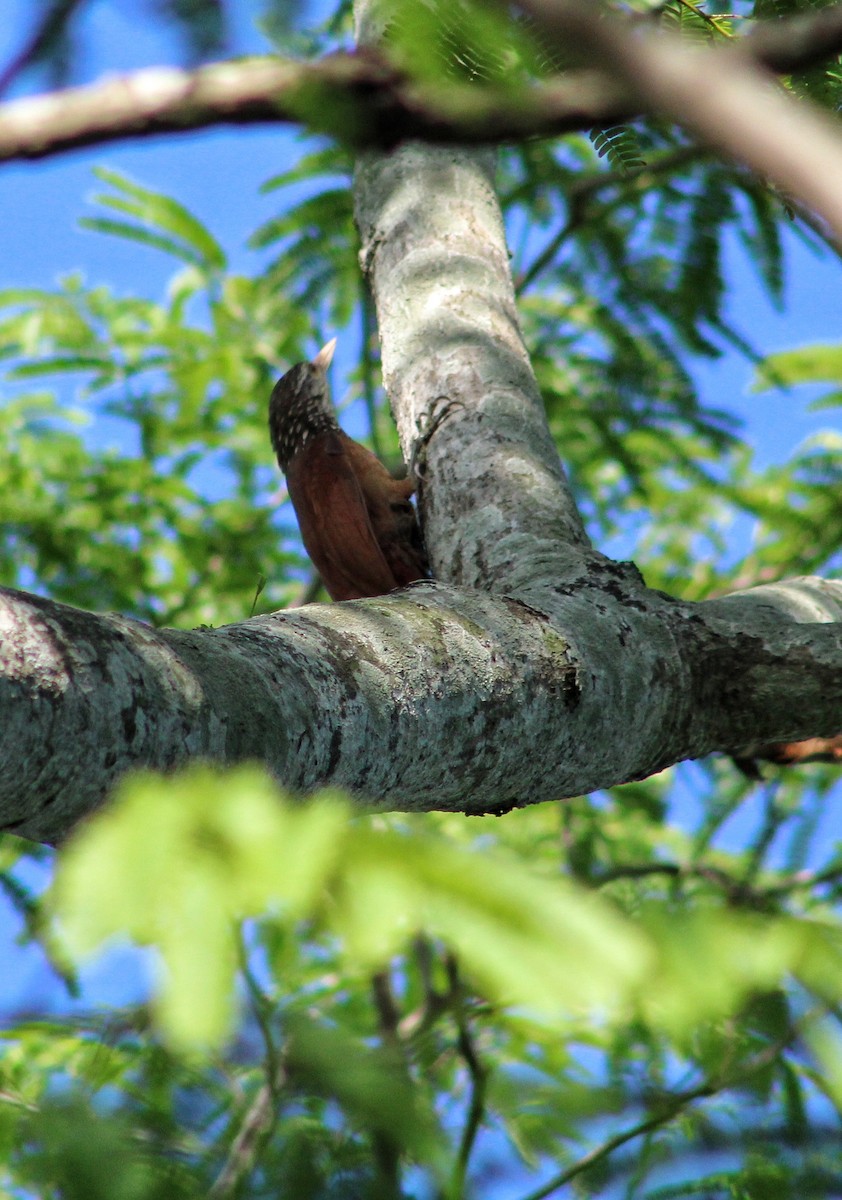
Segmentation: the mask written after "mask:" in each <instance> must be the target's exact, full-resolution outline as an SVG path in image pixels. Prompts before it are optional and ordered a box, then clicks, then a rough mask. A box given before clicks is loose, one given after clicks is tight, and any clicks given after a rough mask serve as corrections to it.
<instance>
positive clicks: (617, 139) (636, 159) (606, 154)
mask: <svg viewBox="0 0 842 1200" xmlns="http://www.w3.org/2000/svg"><path fill="white" fill-rule="evenodd" d="M589 136H590V139H591V141H592V142H593V147H594V150H596V152H597V154H598V155H599V157H600V158H605V159H607V160H608V163H609V164H610V165H611V166H612V167H613V168H614V170H615V171H620V172H622V173H623V174H627V173H629V172H631V171H636V170H637V169H638V168H639V167H643V166H645V165H646V160H645V159H644V157H643V154H642V152H641V145H640V139H639V137H638V136H637V133H636V131H635V129H634V127H633V126H631V125H610V126H609V127H608V128H607V129H592V130H591V132H590V135H589Z"/></svg>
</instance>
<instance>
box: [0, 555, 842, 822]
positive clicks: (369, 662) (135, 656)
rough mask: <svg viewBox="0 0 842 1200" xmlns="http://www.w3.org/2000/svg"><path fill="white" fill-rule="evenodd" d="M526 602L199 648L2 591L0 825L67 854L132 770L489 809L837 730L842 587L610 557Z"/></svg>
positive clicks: (413, 609) (448, 605) (326, 619)
mask: <svg viewBox="0 0 842 1200" xmlns="http://www.w3.org/2000/svg"><path fill="white" fill-rule="evenodd" d="M528 597H529V599H528V602H525V601H524V599H523V598H522V597H521V598H518V599H514V598H507V597H504V596H500V595H498V596H488V595H482V594H480V593H477V592H472V591H457V590H456V589H453V588H449V587H446V586H444V585H436V584H419V585H415V586H413V587H411V588H409V589H408V590H406V591H405V592H403V593H396V594H395V595H393V596H386V597H383V598H382V599H377V600H363V601H354V602H352V603H348V604H341V605H332V606H322V605H313V606H311V607H309V608H307V609H298V610H295V611H294V612H287V613H278V614H276V615H274V616H271V617H258V618H254V619H252V620H250V621H245V622H243V623H242V624H238V625H231V626H227V627H225V628H222V629H201V630H195V631H193V632H178V631H175V630H153V629H151V628H150V627H148V626H146V625H142V624H140V623H139V622H134V621H127V620H125V619H124V618H120V617H116V616H111V615H106V616H97V615H94V614H91V613H85V612H80V611H78V610H76V609H73V608H70V607H68V606H66V605H62V604H56V603H54V602H52V601H49V600H44V599H41V598H40V597H35V596H28V595H26V594H25V593H22V592H14V591H11V590H8V589H6V590H2V591H0V629H2V634H3V636H2V641H0V667H1V668H2V670H0V761H2V764H3V769H2V775H0V824H2V826H3V827H4V828H5V829H9V830H12V831H14V832H16V833H19V834H22V835H24V836H26V837H30V838H34V839H36V840H40V841H51V840H60V839H61V838H62V837H63V836H64V835H65V834H66V833H67V831H68V830H69V828H70V827H71V826H72V824H73V823H74V822H75V821H77V820H79V819H80V818H81V817H83V816H84V815H85V814H86V813H88V812H90V811H91V809H92V808H94V807H95V806H96V805H98V804H99V803H101V802H102V800H103V798H104V797H105V795H106V794H107V791H108V789H109V787H110V786H111V785H113V784H114V783H115V782H116V781H117V780H118V779H119V778H120V776H121V774H122V773H123V772H124V771H125V770H127V769H128V768H129V767H137V766H150V767H156V768H159V769H169V768H172V767H174V766H176V765H178V764H182V763H186V762H188V761H189V760H191V759H194V758H197V757H201V758H208V759H211V760H213V761H216V762H222V763H231V762H237V761H240V760H243V759H259V760H262V761H264V762H266V763H267V764H268V765H269V766H270V767H271V769H272V770H273V771H274V772H275V774H276V775H277V777H278V778H279V779H280V780H281V781H282V782H283V783H285V784H286V785H287V786H288V787H290V788H293V789H296V790H299V791H302V792H306V791H309V790H312V789H313V788H315V787H316V786H318V785H320V784H335V785H337V786H341V787H344V788H348V789H349V790H350V791H351V792H352V793H353V794H355V795H357V796H359V797H361V798H362V799H363V800H364V801H365V802H367V803H373V804H375V805H380V806H382V807H386V808H393V809H406V810H409V809H429V808H435V809H450V810H454V811H461V812H484V811H489V810H491V811H495V810H497V811H500V810H503V809H506V808H508V807H510V806H512V805H523V804H530V803H536V802H538V801H541V800H549V799H557V798H561V797H564V796H571V795H577V794H579V793H581V792H588V791H591V790H593V789H595V788H599V787H607V786H609V785H610V784H614V783H620V782H622V781H624V780H628V779H635V778H640V777H643V776H646V775H649V774H651V773H652V772H653V771H657V770H659V769H661V768H663V767H665V766H667V765H668V764H670V763H673V762H676V761H678V760H680V759H683V758H693V757H698V756H699V755H702V754H707V753H710V752H711V751H714V750H728V749H733V748H736V747H739V746H742V745H744V744H746V743H747V742H750V741H752V740H758V741H777V740H786V739H796V738H801V737H806V736H808V735H810V734H816V735H820V734H824V735H831V734H833V733H836V732H838V730H839V724H840V708H841V707H842V705H840V698H842V584H839V583H834V584H829V583H823V582H822V581H820V580H802V581H797V582H795V583H792V584H789V585H775V586H771V587H767V588H759V589H757V591H756V592H753V593H750V594H746V595H743V596H734V597H729V598H728V599H727V600H721V601H716V602H712V603H709V604H697V605H691V604H681V603H678V602H676V601H673V600H670V599H669V598H667V597H664V596H662V595H660V594H659V593H657V592H650V591H648V590H647V589H646V588H645V587H644V586H643V585H642V583H641V582H640V580H639V578H638V577H637V575H636V572H635V571H634V569H633V568H627V567H625V566H624V565H623V564H617V565H614V564H611V563H607V562H606V561H605V560H598V559H595V558H594V559H592V560H591V561H590V562H589V563H585V562H583V564H582V567H581V571H580V575H579V576H578V578H576V579H573V578H568V580H567V581H566V583H565V584H564V585H555V584H554V583H553V582H552V581H551V580H548V581H546V582H545V583H544V584H543V585H540V586H539V585H538V584H534V585H533V586H532V587H531V588H530V589H528ZM828 622H837V623H836V624H830V623H828Z"/></svg>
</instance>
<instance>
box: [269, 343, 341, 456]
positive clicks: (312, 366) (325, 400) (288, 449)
mask: <svg viewBox="0 0 842 1200" xmlns="http://www.w3.org/2000/svg"><path fill="white" fill-rule="evenodd" d="M335 349H336V338H332V339H331V341H329V342H328V343H327V345H326V346H322V348H321V350H320V351H319V353H318V354H317V355H316V356H315V358H314V359H313V360H312V361H311V362H303V363H296V365H295V366H294V367H292V368H291V369H290V370H289V371H287V373H286V375H282V376H281V378H280V379H279V380H278V382H277V383H276V384H275V386H274V388H273V389H272V397H271V399H270V401H269V434H270V436H271V438H272V446H273V448H274V451H275V453H276V454H277V456H278V462H279V464H280V467H281V470H282V471H286V469H287V466H288V465H289V463H290V460H291V459H292V458H294V457H295V455H296V454H297V453H298V452H299V450H303V449H304V447H305V446H306V445H307V443H308V442H309V441H310V440H311V438H314V437H316V435H317V434H320V433H326V432H329V431H334V430H337V429H338V428H339V425H338V423H337V420H336V415H335V413H334V411H333V404H332V403H331V399H330V384H329V383H328V379H327V369H328V367H329V366H330V363H331V359H332V358H333V352H334V350H335Z"/></svg>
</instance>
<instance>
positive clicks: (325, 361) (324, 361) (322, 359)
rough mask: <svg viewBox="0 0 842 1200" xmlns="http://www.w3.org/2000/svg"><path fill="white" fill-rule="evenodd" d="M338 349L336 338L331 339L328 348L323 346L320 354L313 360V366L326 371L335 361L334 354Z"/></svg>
mask: <svg viewBox="0 0 842 1200" xmlns="http://www.w3.org/2000/svg"><path fill="white" fill-rule="evenodd" d="M335 349H336V338H331V339H330V341H329V342H328V343H327V345H326V346H322V348H321V350H320V351H319V353H318V354H317V355H316V357H315V358H314V359H313V366H314V367H319V369H320V370H322V371H326V370H327V369H328V367H329V366H330V364H331V361H332V359H333V352H334V350H335Z"/></svg>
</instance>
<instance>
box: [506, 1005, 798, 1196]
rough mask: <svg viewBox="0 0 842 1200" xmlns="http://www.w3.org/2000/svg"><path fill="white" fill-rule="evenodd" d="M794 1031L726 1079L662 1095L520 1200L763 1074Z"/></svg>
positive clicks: (547, 1192) (547, 1190)
mask: <svg viewBox="0 0 842 1200" xmlns="http://www.w3.org/2000/svg"><path fill="white" fill-rule="evenodd" d="M796 1033H797V1030H796V1029H795V1028H791V1029H789V1030H788V1031H787V1036H786V1037H785V1038H781V1039H780V1040H779V1041H777V1042H774V1043H773V1044H772V1045H770V1046H767V1047H766V1048H765V1050H761V1051H760V1052H759V1053H758V1054H756V1055H755V1056H754V1057H753V1058H752V1059H750V1060H749V1061H748V1062H742V1063H740V1064H738V1066H736V1067H735V1069H734V1070H733V1072H732V1073H731V1074H729V1076H728V1078H727V1079H726V1078H720V1079H717V1080H713V1079H707V1080H705V1081H704V1082H703V1083H700V1084H699V1085H698V1086H697V1087H694V1088H688V1089H687V1090H686V1091H684V1092H679V1093H678V1094H677V1095H673V1096H665V1097H663V1098H662V1099H661V1101H660V1106H659V1107H660V1111H659V1112H657V1113H653V1114H652V1116H649V1117H646V1118H644V1120H642V1121H638V1122H637V1123H636V1124H635V1125H631V1126H629V1128H628V1129H624V1130H621V1132H620V1133H616V1134H614V1136H613V1137H610V1138H607V1139H606V1140H605V1141H604V1142H601V1143H600V1145H598V1146H594V1148H593V1150H589V1151H588V1153H587V1154H584V1155H583V1156H582V1157H581V1158H579V1159H577V1160H576V1162H575V1163H573V1164H572V1165H571V1166H569V1167H567V1168H566V1169H565V1170H564V1171H560V1172H559V1173H558V1175H555V1176H554V1177H553V1178H552V1179H550V1180H548V1182H547V1183H544V1184H542V1185H541V1186H540V1187H539V1188H536V1190H535V1191H534V1192H530V1193H529V1194H528V1195H527V1196H524V1197H522V1200H546V1197H547V1196H551V1195H552V1193H553V1192H556V1191H558V1189H559V1188H561V1187H564V1185H565V1184H566V1183H569V1182H570V1180H571V1179H575V1178H576V1176H577V1175H581V1174H582V1172H583V1171H586V1170H587V1169H588V1168H589V1167H592V1166H594V1165H595V1164H596V1163H598V1162H602V1161H603V1159H605V1158H607V1157H608V1156H609V1155H610V1154H612V1153H613V1152H614V1151H615V1150H617V1149H618V1148H619V1147H620V1146H624V1145H625V1144H626V1143H627V1142H631V1141H633V1140H634V1139H635V1138H638V1137H642V1136H643V1135H644V1134H647V1133H651V1132H653V1131H654V1130H656V1129H658V1128H659V1127H660V1126H662V1125H666V1124H667V1122H669V1121H671V1120H672V1119H673V1117H675V1116H677V1115H678V1113H680V1112H682V1111H683V1110H684V1109H685V1108H687V1107H688V1105H690V1104H693V1103H695V1101H696V1100H704V1099H707V1098H708V1097H710V1096H715V1095H716V1094H717V1093H718V1092H722V1091H725V1090H726V1089H727V1088H729V1087H733V1086H734V1084H736V1083H739V1084H743V1083H744V1082H745V1080H746V1079H747V1078H749V1077H750V1076H751V1075H754V1074H756V1073H757V1072H758V1071H763V1070H765V1069H766V1068H767V1067H769V1066H770V1065H771V1064H772V1063H773V1062H774V1061H775V1060H776V1059H777V1058H778V1057H779V1056H780V1055H781V1054H782V1053H783V1052H784V1051H785V1050H786V1049H787V1047H788V1046H789V1045H790V1044H791V1043H792V1041H793V1039H794V1038H795V1036H796Z"/></svg>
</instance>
